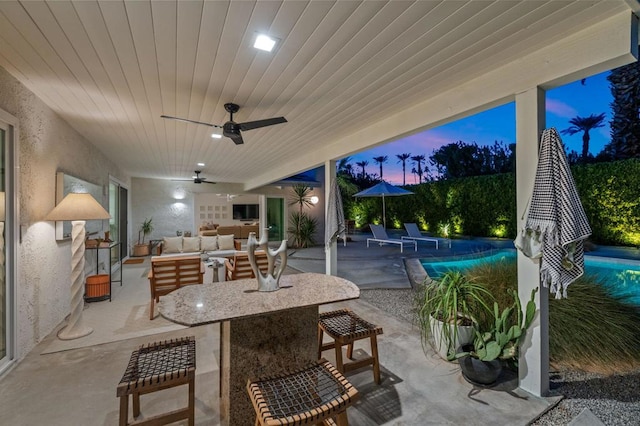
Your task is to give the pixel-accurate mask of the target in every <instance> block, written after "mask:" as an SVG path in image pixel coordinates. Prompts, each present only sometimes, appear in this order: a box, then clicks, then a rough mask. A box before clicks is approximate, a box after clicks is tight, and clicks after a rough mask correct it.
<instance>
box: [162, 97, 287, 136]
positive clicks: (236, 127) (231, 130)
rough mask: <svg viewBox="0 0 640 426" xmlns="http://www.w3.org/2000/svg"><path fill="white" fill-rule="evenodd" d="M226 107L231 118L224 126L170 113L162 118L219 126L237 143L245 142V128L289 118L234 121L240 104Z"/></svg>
mask: <svg viewBox="0 0 640 426" xmlns="http://www.w3.org/2000/svg"><path fill="white" fill-rule="evenodd" d="M224 109H225V110H226V111H227V112H228V113H229V115H230V118H229V121H227V122H226V123H224V124H223V125H222V126H219V125H217V124H211V123H204V122H202V121H195V120H189V119H188V118H180V117H172V116H170V115H161V116H160V117H161V118H166V119H168V120H178V121H184V122H186V123H194V124H202V125H205V126H209V127H217V128H219V129H222V134H223V135H224V136H226V137H228V138H230V139H231V140H232V141H233V142H234V143H235V144H236V145H240V144H243V143H244V140H243V139H242V134H241V133H240V132H241V131H245V130H253V129H258V128H260V127H267V126H273V125H274V124H280V123H286V122H287V119H286V118H284V117H274V118H266V119H264V120H256V121H247V122H246V123H236V122H235V121H233V114H235V113H236V112H238V110H239V109H240V106H239V105H237V104H234V103H226V104H224Z"/></svg>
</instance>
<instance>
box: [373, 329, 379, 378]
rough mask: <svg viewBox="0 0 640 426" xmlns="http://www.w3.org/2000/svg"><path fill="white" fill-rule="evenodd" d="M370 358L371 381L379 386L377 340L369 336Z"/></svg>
mask: <svg viewBox="0 0 640 426" xmlns="http://www.w3.org/2000/svg"><path fill="white" fill-rule="evenodd" d="M371 356H372V357H373V380H374V381H375V382H376V384H378V385H379V384H380V361H379V360H378V338H377V336H376V335H375V334H374V335H372V336H371Z"/></svg>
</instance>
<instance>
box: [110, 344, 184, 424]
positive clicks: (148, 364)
mask: <svg viewBox="0 0 640 426" xmlns="http://www.w3.org/2000/svg"><path fill="white" fill-rule="evenodd" d="M195 378H196V339H195V337H194V336H189V337H183V338H180V339H172V340H165V341H163V342H157V343H150V344H146V345H142V346H140V348H138V349H137V350H135V351H133V353H132V354H131V359H130V360H129V365H128V366H127V370H126V371H125V372H124V375H123V376H122V380H120V383H119V384H118V390H117V396H118V397H120V426H125V425H161V424H167V423H172V422H175V421H178V420H182V419H189V425H190V426H193V424H194V418H195V415H194V414H195V404H194V391H195ZM184 384H188V385H189V404H188V406H187V407H185V408H181V409H178V410H174V411H171V412H169V413H165V414H160V415H156V416H153V417H149V418H147V419H144V420H138V421H136V420H134V421H133V422H129V395H132V397H133V418H134V419H136V418H137V417H138V416H139V415H140V395H143V394H146V393H150V392H155V391H159V390H162V389H167V388H171V387H174V386H180V385H184Z"/></svg>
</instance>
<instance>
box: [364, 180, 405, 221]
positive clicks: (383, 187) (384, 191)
mask: <svg viewBox="0 0 640 426" xmlns="http://www.w3.org/2000/svg"><path fill="white" fill-rule="evenodd" d="M410 194H413V192H411V191H407V190H406V189H402V188H400V187H399V186H394V185H391V184H389V183H387V182H385V181H381V182H380V183H377V184H375V185H373V186H372V187H371V188H367V189H365V190H362V191H360V192H358V193H357V194H355V195H354V197H381V198H382V226H385V227H386V226H387V217H386V207H385V203H384V199H385V197H399V196H401V195H410Z"/></svg>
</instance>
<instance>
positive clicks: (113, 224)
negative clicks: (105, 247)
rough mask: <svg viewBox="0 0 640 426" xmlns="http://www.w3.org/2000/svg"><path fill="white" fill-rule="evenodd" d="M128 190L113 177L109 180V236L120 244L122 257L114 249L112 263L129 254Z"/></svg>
mask: <svg viewBox="0 0 640 426" xmlns="http://www.w3.org/2000/svg"><path fill="white" fill-rule="evenodd" d="M128 206H129V203H128V191H127V188H125V187H123V186H122V185H121V184H120V183H119V182H117V181H116V180H114V179H113V178H112V179H111V180H110V181H109V214H110V215H111V219H109V234H110V235H109V238H110V239H111V240H112V241H114V242H119V243H121V244H120V250H119V253H120V257H118V250H115V249H114V250H112V253H111V264H112V265H113V264H115V263H118V262H119V261H121V260H122V259H124V258H125V257H126V256H127V254H128V248H129V244H128V235H127V229H128V222H127V216H128Z"/></svg>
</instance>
